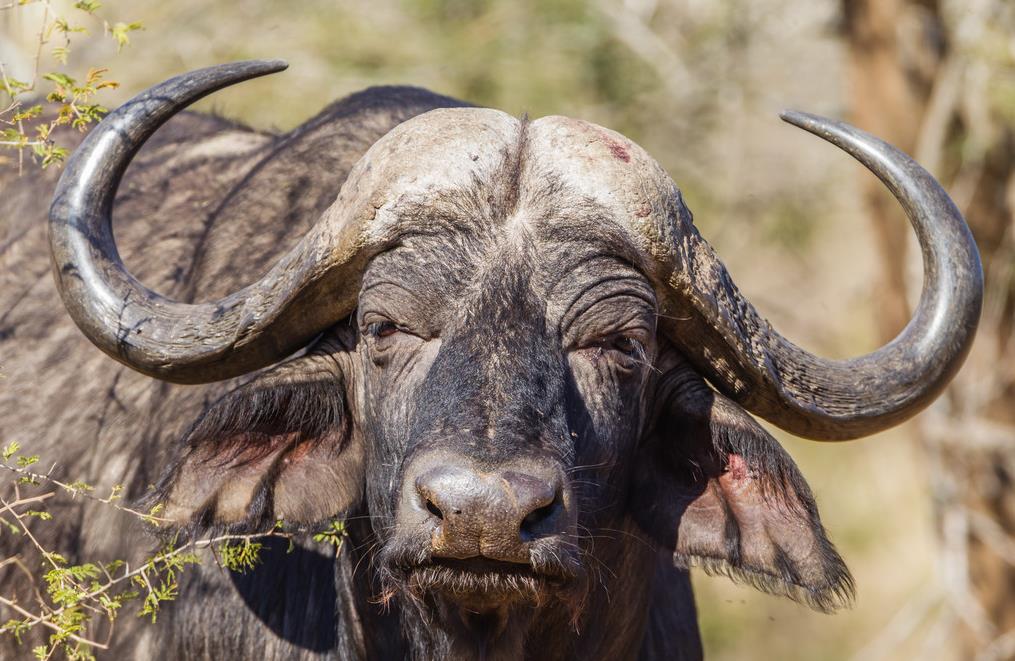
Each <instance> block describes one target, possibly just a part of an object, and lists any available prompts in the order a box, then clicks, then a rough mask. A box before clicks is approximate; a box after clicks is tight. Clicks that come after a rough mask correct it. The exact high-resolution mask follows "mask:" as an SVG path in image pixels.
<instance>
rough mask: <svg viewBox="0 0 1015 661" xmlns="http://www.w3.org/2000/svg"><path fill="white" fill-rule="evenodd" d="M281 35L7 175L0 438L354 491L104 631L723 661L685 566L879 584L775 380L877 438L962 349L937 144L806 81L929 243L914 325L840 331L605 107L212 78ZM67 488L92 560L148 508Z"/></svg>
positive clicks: (310, 506) (183, 509)
mask: <svg viewBox="0 0 1015 661" xmlns="http://www.w3.org/2000/svg"><path fill="white" fill-rule="evenodd" d="M282 68H284V64H282V63H279V62H241V63H235V64H228V65H223V66H217V67H212V68H209V69H204V70H200V71H196V72H192V73H188V74H185V75H182V76H179V77H177V78H174V79H172V80H169V81H167V82H165V83H162V84H160V85H158V86H156V87H153V88H152V89H150V90H148V91H146V92H144V93H143V94H141V95H140V96H138V97H136V98H134V99H133V100H131V101H130V102H128V103H127V104H125V105H124V106H122V107H121V108H119V109H118V110H116V111H114V112H113V113H111V114H110V115H108V116H107V117H106V118H105V119H104V120H103V121H102V123H101V124H100V125H98V126H97V127H96V128H94V129H93V130H92V131H91V132H90V133H89V134H88V136H87V137H86V138H85V139H84V141H83V142H82V144H81V145H80V146H79V147H78V148H77V149H76V150H75V153H74V154H73V157H72V158H71V159H70V160H69V162H68V163H67V165H66V167H65V170H64V172H63V174H62V176H61V177H60V180H59V182H58V183H57V184H55V189H54V183H55V182H53V181H52V180H51V177H50V175H46V178H45V179H44V182H43V183H40V181H39V177H36V176H32V177H25V178H21V179H19V178H17V177H16V176H15V173H14V172H12V171H11V169H7V170H3V171H2V172H0V186H2V199H0V202H2V207H0V208H2V231H3V233H4V235H3V236H4V239H3V242H2V243H0V255H2V260H3V266H2V270H0V279H2V287H0V347H2V354H0V355H2V360H3V369H4V374H5V376H6V379H5V380H4V381H3V382H2V384H0V435H2V436H3V437H5V438H11V437H13V436H14V435H15V434H16V435H17V437H18V438H19V439H22V441H23V443H25V444H28V445H30V446H31V448H32V449H33V451H35V452H39V453H41V454H43V455H44V456H46V457H51V458H55V459H58V460H59V461H60V467H59V469H58V472H59V473H60V474H66V475H71V476H75V477H83V476H87V477H88V478H89V479H92V480H93V481H95V482H98V483H99V484H100V485H104V486H106V487H108V486H109V485H111V484H114V483H122V484H125V485H126V487H127V491H128V493H129V495H130V497H132V498H134V499H135V500H142V501H144V502H147V503H161V504H162V505H163V506H164V508H165V509H164V510H163V511H164V512H165V516H167V517H168V518H171V519H173V520H174V521H175V522H176V523H177V524H178V526H179V528H180V529H181V530H183V531H184V532H185V533H186V534H189V535H194V536H197V535H202V534H208V533H209V532H214V531H221V530H232V531H247V532H256V531H263V530H267V529H270V528H272V527H273V526H274V525H275V524H276V522H277V521H279V520H281V521H282V525H283V526H284V527H285V528H286V529H288V530H293V531H297V532H299V531H306V530H313V529H314V527H315V526H317V525H320V523H321V522H324V521H328V520H329V519H330V518H331V517H333V516H336V515H339V516H342V517H345V518H346V520H347V521H348V525H349V531H350V538H349V540H348V542H347V543H346V544H344V545H343V546H342V548H341V550H340V551H338V552H332V553H331V554H330V555H329V553H328V551H327V550H326V549H324V548H322V547H321V546H320V545H315V544H313V543H312V542H310V541H309V540H306V539H305V538H300V541H299V542H298V543H297V545H296V548H295V549H294V550H292V552H290V553H286V549H285V546H284V545H282V546H280V547H278V546H273V545H271V544H269V546H268V548H267V549H266V551H265V552H264V553H263V555H262V564H261V565H260V566H259V567H258V568H257V569H256V570H254V571H253V572H250V573H247V574H231V573H229V572H225V571H222V570H219V569H217V568H216V567H214V566H204V567H202V568H200V569H195V570H193V571H190V572H188V573H187V574H186V577H187V578H186V579H185V584H184V585H183V587H182V590H181V593H182V597H181V599H180V601H179V603H177V604H175V605H173V606H172V607H167V608H168V610H167V612H166V613H164V614H163V615H162V616H161V617H160V621H159V623H158V625H156V626H150V625H145V624H135V623H134V621H132V618H124V621H123V622H122V623H121V624H120V625H119V626H120V629H119V630H118V632H117V634H118V635H117V638H116V639H115V641H114V643H115V645H116V646H117V647H116V649H115V650H114V652H113V653H112V654H111V655H110V658H117V659H120V658H127V657H137V658H144V659H149V658H166V659H238V658H248V657H249V658H255V657H256V658H265V659H324V658H328V659H332V658H334V659H338V658H341V659H347V658H384V659H397V658H416V659H438V658H459V659H466V658H483V659H518V658H523V657H524V658H533V659H535V658H539V659H563V658H579V659H620V658H635V657H637V658H645V659H650V658H651V659H692V658H699V657H700V656H701V645H700V641H699V638H698V631H697V624H696V621H695V613H694V602H693V599H692V596H691V590H690V583H689V580H688V568H689V567H691V566H695V565H700V566H704V568H705V569H706V570H709V571H713V572H720V573H724V574H727V575H729V576H731V577H734V578H737V579H741V580H744V581H747V582H749V583H750V584H752V585H754V586H756V587H758V588H761V589H763V590H767V591H770V592H774V593H777V594H782V595H786V596H789V597H791V598H794V599H797V600H799V601H801V602H804V603H806V604H808V605H810V606H812V607H814V608H817V609H821V610H832V609H834V608H836V607H838V606H840V605H841V604H843V603H844V602H846V601H848V600H849V599H850V598H851V596H852V590H853V583H852V579H851V578H850V575H849V573H848V571H847V569H846V567H845V565H844V563H843V561H842V559H841V558H840V556H839V555H838V554H837V553H836V551H835V549H834V547H833V546H832V544H831V542H829V540H828V538H827V537H826V535H825V532H824V530H823V528H822V526H821V523H820V521H819V518H818V513H817V509H816V507H815V503H814V499H813V498H812V496H811V493H810V491H809V489H808V487H807V484H806V483H805V481H804V480H803V478H802V477H801V475H800V473H799V471H798V470H797V468H796V467H795V465H794V464H793V462H792V460H791V459H790V458H789V456H788V455H787V454H786V453H785V452H784V451H783V450H782V449H781V447H780V446H779V445H778V444H777V443H776V442H775V440H774V439H773V438H772V437H771V436H770V435H769V434H768V433H767V432H766V431H765V430H764V429H763V428H762V427H761V426H759V425H758V423H756V422H755V421H754V419H753V418H752V417H751V415H750V414H749V413H753V414H756V415H759V416H761V417H762V418H765V419H767V420H769V421H771V422H772V423H774V424H775V425H778V426H779V427H781V428H783V429H786V430H788V431H790V432H792V433H794V434H797V435H800V436H805V437H809V438H814V439H823V440H841V439H849V438H855V437H858V436H862V435H866V434H870V433H873V432H875V431H878V430H881V429H885V428H887V427H889V426H892V425H894V424H897V423H899V422H901V421H902V420H904V419H906V418H908V417H910V416H912V415H913V414H915V413H916V412H917V411H919V410H920V409H922V408H923V407H925V406H926V405H927V404H928V403H929V402H930V401H931V400H933V399H934V397H936V396H937V395H938V394H939V393H940V392H941V390H942V388H944V386H945V385H946V384H947V382H948V381H949V379H950V378H951V377H952V376H953V375H954V373H955V371H956V370H957V369H958V367H959V365H960V364H961V363H962V360H963V358H964V357H965V355H966V353H967V351H968V349H969V346H970V343H971V340H972V337H973V334H974V332H975V328H976V324H977V320H978V318H979V311H980V302H981V296H982V274H981V269H980V263H979V258H978V254H977V251H976V247H975V244H974V243H973V240H972V238H971V236H970V233H969V231H968V229H967V227H966V225H965V223H964V221H963V219H962V217H961V215H960V214H959V213H958V211H957V210H956V209H955V207H954V205H953V204H952V202H951V201H950V200H949V198H948V196H947V195H946V194H945V193H944V191H943V190H942V189H941V188H940V186H939V185H938V184H937V183H936V182H935V181H934V180H933V179H932V178H931V176H930V175H928V174H927V173H926V172H925V171H924V170H923V169H922V168H920V167H919V166H918V165H917V164H916V163H914V162H913V161H912V160H910V159H909V158H908V157H907V156H905V155H904V154H902V153H900V152H899V151H897V150H896V149H894V148H893V147H891V146H889V145H887V144H885V143H883V142H881V141H879V140H877V139H876V138H873V137H872V136H869V135H867V134H865V133H862V132H860V131H858V130H856V129H854V128H852V127H850V126H847V125H845V124H842V123H839V122H835V121H831V120H826V119H821V118H818V117H815V116H811V115H806V114H802V113H786V114H784V116H783V118H784V119H785V120H786V121H788V122H790V123H792V124H795V125H796V126H799V127H801V128H803V129H805V130H807V131H810V132H812V133H815V134H817V135H818V136H820V137H822V138H824V139H825V140H827V141H829V142H831V143H832V144H834V145H836V146H837V147H839V148H840V149H843V150H844V151H846V152H848V153H849V154H850V155H852V156H854V157H855V158H857V159H858V160H859V161H860V162H862V163H863V164H864V165H865V166H866V167H867V168H869V169H870V170H871V171H873V172H874V173H875V174H876V175H877V176H879V177H880V178H881V179H882V181H884V182H885V184H886V185H887V186H888V188H889V189H890V190H891V191H892V193H893V194H894V195H895V197H896V198H897V199H898V201H899V203H900V204H901V205H902V206H903V207H904V208H905V210H906V212H907V213H908V215H909V218H910V220H911V221H912V224H913V227H914V229H915V231H916V234H917V237H918V238H919V241H920V244H921V246H922V248H923V259H924V273H925V277H924V291H923V295H922V297H921V299H920V304H919V307H918V308H917V310H916V312H915V315H914V317H913V319H912V321H911V322H910V323H909V325H908V326H907V327H906V328H905V330H904V331H903V332H902V333H901V334H900V335H899V336H898V337H897V338H896V339H895V340H893V341H892V342H891V343H889V344H887V345H886V346H884V347H882V348H880V349H878V350H877V351H876V352H874V353H871V354H869V355H866V356H863V357H859V358H854V359H851V360H844V361H832V360H826V359H823V358H820V357H817V356H814V355H812V354H810V353H808V352H806V351H804V350H803V349H801V348H799V347H797V346H795V345H794V344H792V343H791V342H789V341H788V340H786V339H785V338H783V337H782V336H781V335H780V334H779V333H778V332H777V331H776V330H775V329H774V328H772V326H771V325H770V324H769V323H768V322H766V321H765V320H764V319H763V318H762V317H761V316H759V314H758V313H757V312H756V311H755V309H754V307H753V306H752V305H751V304H750V302H748V301H747V300H746V299H745V298H744V297H743V296H742V295H741V293H740V292H739V290H738V289H737V288H736V286H735V285H734V283H733V282H732V280H731V278H730V276H729V274H728V273H727V271H726V269H725V267H724V266H723V264H722V262H721V261H720V260H719V259H718V257H717V256H716V255H715V253H714V252H713V250H712V248H711V247H710V246H709V245H708V244H707V243H706V242H705V241H704V240H703V239H702V238H701V236H700V235H699V234H698V232H697V230H696V229H695V227H694V225H693V224H692V221H691V214H690V212H689V211H688V209H687V207H686V206H685V205H684V202H683V201H682V198H681V194H680V191H679V190H678V189H677V187H676V186H675V185H674V184H673V182H672V181H671V180H670V178H669V177H668V176H667V174H666V173H665V172H664V171H663V170H662V168H660V166H659V165H658V164H657V163H656V162H655V161H654V160H653V159H652V157H650V156H649V155H648V154H647V153H646V152H645V151H644V150H642V148H641V147H639V146H637V145H635V144H634V143H632V142H631V141H629V140H627V139H626V138H624V137H623V136H621V135H619V134H617V133H614V132H612V131H609V130H607V129H604V128H601V127H598V126H595V125H593V124H590V123H587V122H583V121H579V120H574V119H568V118H565V117H544V118H541V119H536V120H529V119H527V118H521V119H519V118H516V117H512V116H510V115H507V114H505V113H503V112H499V111H497V110H490V109H483V108H476V107H470V106H468V105H467V104H464V103H461V102H459V101H455V100H453V99H450V98H446V97H442V96H438V95H436V94H433V93H430V92H427V91H425V90H421V89H415V88H407V87H388V88H375V89H370V90H367V91H365V92H362V93H360V94H356V95H353V96H351V97H349V98H346V99H344V100H342V101H339V102H337V103H335V104H334V105H332V106H330V107H328V108H327V109H325V110H324V112H322V113H321V114H320V115H318V116H317V117H315V118H314V119H312V120H310V121H309V122H307V123H306V124H304V125H303V126H301V127H299V128H297V129H295V130H294V131H292V132H289V133H286V134H282V135H275V134H270V133H264V132H258V131H253V130H251V129H248V128H246V127H243V126H241V125H239V124H236V123H234V122H230V121H226V120H224V119H221V118H219V117H214V116H209V115H201V114H191V113H187V112H181V111H182V110H183V108H184V107H186V106H187V105H188V104H190V103H192V102H194V101H195V100H197V99H199V98H201V97H203V96H205V95H206V94H209V93H211V92H213V91H215V90H218V89H221V88H223V87H226V86H228V85H232V84H234V83H237V82H239V81H243V80H246V79H249V78H252V77H255V76H260V75H263V74H267V73H272V72H275V71H279V70H281V69H282ZM163 124H164V125H165V126H164V128H162V129H161V130H160V131H159V132H158V133H155V132H156V129H158V128H159V127H160V126H162V125H163ZM149 138H151V139H150V140H149ZM146 141H147V142H146ZM142 144H144V145H145V146H144V147H143V148H142ZM128 165H131V168H130V171H129V172H127V168H128ZM46 182H48V183H46ZM47 185H48V188H46V186H47ZM50 200H52V206H51V209H50V212H49V217H50V228H49V239H48V240H47V238H46V234H45V230H44V229H43V226H42V219H43V218H44V217H45V213H46V212H45V209H46V206H47V205H48V204H49V201H50ZM114 201H115V205H114ZM114 206H115V214H114V213H113V211H114ZM114 216H115V218H114ZM114 225H115V227H114ZM114 230H115V231H114ZM114 234H115V237H116V239H115V241H114ZM121 249H122V251H123V253H124V254H125V255H126V256H127V257H128V261H129V262H130V267H129V268H128V267H127V266H125V265H124V262H123V261H122V260H121V257H120V250H121ZM50 265H52V266H50ZM50 270H52V272H53V273H55V276H56V287H53V286H52V284H51V283H52V280H51V279H50V277H49V272H50ZM142 283H144V284H142ZM156 292H161V293H156ZM61 299H62V303H63V304H62V305H61V304H60V300H61ZM201 301H210V302H201ZM68 313H69V315H68ZM71 319H73V321H74V322H75V323H76V324H77V326H78V328H80V331H83V334H84V336H85V337H87V339H88V340H90V341H91V342H92V343H94V344H95V345H96V346H98V347H99V348H100V349H101V350H102V351H103V352H105V354H107V355H106V356H104V355H102V353H101V352H99V351H96V350H95V349H94V347H92V346H89V345H88V344H87V342H86V341H85V337H82V335H81V332H79V331H78V330H77V329H76V328H74V325H73V324H72V323H71ZM107 356H108V357H107ZM110 358H112V359H113V360H110ZM171 384H191V385H171ZM194 384H206V385H203V386H195V385H194ZM150 485H154V486H152V487H150ZM55 507H58V508H60V509H59V511H58V512H56V516H55V517H54V521H53V522H51V525H49V526H48V527H42V526H40V530H39V532H40V535H44V536H45V540H46V541H47V543H48V544H49V545H50V546H52V547H54V548H57V549H58V550H61V551H62V552H64V553H65V554H67V555H68V556H69V557H72V558H111V557H121V556H123V555H126V554H128V553H129V552H130V549H131V548H133V547H137V546H138V545H139V544H140V543H141V542H139V537H138V536H137V535H134V534H129V533H128V532H126V531H124V530H122V529H121V528H120V527H119V523H118V521H119V519H117V518H116V515H115V514H114V513H111V512H110V510H109V508H106V507H102V506H99V505H94V504H84V503H81V502H79V501H74V502H68V503H64V504H62V505H58V506H55ZM13 543H14V542H13V541H12V538H11V537H10V536H4V537H0V545H2V550H3V551H4V553H5V554H9V553H11V552H14V550H15V549H12V548H11V545H12V544H13ZM3 580H4V581H5V583H4V589H6V590H8V592H9V591H10V590H17V586H16V577H15V576H14V575H11V574H9V575H4V577H3Z"/></svg>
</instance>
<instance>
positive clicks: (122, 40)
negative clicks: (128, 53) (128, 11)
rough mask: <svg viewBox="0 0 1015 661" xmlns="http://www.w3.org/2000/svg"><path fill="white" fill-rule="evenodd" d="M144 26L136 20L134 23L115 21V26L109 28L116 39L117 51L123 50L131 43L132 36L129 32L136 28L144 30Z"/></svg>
mask: <svg viewBox="0 0 1015 661" xmlns="http://www.w3.org/2000/svg"><path fill="white" fill-rule="evenodd" d="M143 29H144V26H143V25H142V24H141V23H140V22H137V21H135V22H134V23H114V24H113V27H111V28H110V29H109V34H110V35H111V36H112V37H113V39H114V40H115V41H116V49H117V51H120V50H123V47H124V46H127V45H129V44H130V37H129V36H128V34H130V33H131V32H133V31H134V30H143Z"/></svg>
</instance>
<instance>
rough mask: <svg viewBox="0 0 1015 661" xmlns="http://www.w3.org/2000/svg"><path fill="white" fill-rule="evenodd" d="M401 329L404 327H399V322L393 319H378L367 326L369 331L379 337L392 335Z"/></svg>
mask: <svg viewBox="0 0 1015 661" xmlns="http://www.w3.org/2000/svg"><path fill="white" fill-rule="evenodd" d="M401 330H402V329H401V328H399V326H398V324H396V323H395V322H393V321H377V322H374V323H372V324H369V325H368V326H367V332H368V333H370V335H371V336H373V337H376V338H378V339H382V338H385V337H391V336H392V335H394V334H395V333H398V332H400V331H401Z"/></svg>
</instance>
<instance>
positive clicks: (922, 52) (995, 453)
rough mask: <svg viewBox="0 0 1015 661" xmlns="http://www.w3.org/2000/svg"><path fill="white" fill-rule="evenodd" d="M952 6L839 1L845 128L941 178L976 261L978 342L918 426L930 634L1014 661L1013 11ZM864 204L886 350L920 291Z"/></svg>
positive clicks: (891, 231)
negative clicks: (943, 603)
mask: <svg viewBox="0 0 1015 661" xmlns="http://www.w3.org/2000/svg"><path fill="white" fill-rule="evenodd" d="M952 4H954V6H951V5H950V4H949V2H948V0H842V9H843V31H844V35H845V38H846V42H847V45H848V68H849V78H850V85H851V90H850V91H851V94H850V97H851V98H852V99H853V105H852V114H853V121H854V123H856V124H857V125H858V126H860V127H861V128H864V129H866V130H868V131H870V132H872V133H874V134H876V135H878V136H879V137H881V138H884V139H886V140H888V141H889V142H892V143H894V144H895V145H897V146H899V147H900V148H902V149H903V150H905V151H907V152H909V153H910V154H913V155H915V156H916V158H917V159H918V160H920V161H921V162H922V164H923V165H924V166H925V167H927V168H928V169H930V170H931V171H932V172H933V173H934V174H935V175H936V176H937V177H938V178H939V180H940V181H941V182H942V184H943V185H944V186H945V187H946V188H948V190H949V192H950V193H951V194H952V196H953V197H954V199H955V201H956V204H957V205H958V206H959V208H960V209H961V210H962V212H963V213H964V215H965V217H966V219H967V221H968V222H969V224H970V226H971V227H972V229H973V233H974V234H975V236H976V239H977V243H978V245H979V247H980V251H981V254H982V256H983V262H984V270H985V273H986V299H985V306H984V315H983V319H982V321H981V325H980V333H979V336H978V338H977V341H976V345H975V347H974V350H973V353H972V355H971V356H970V359H969V361H968V363H967V365H966V367H965V368H964V369H963V372H962V373H961V374H960V376H959V378H958V379H956V382H955V383H954V385H953V386H952V387H951V388H950V389H949V393H948V395H947V396H946V397H945V398H943V401H942V402H941V403H940V404H938V405H936V406H935V407H933V409H932V410H931V411H930V412H929V413H928V414H927V415H924V416H922V418H921V423H920V427H919V433H920V436H921V438H922V440H923V441H924V444H925V446H926V447H927V450H928V453H929V455H930V457H931V462H932V466H933V470H932V481H933V485H932V487H933V489H934V496H935V505H936V514H937V517H938V523H939V531H940V534H941V538H942V543H943V549H944V552H943V556H942V564H941V571H942V579H943V583H944V585H945V590H946V598H947V601H948V604H947V605H948V606H949V608H948V609H946V611H945V612H946V613H947V614H946V615H943V616H941V617H939V619H938V620H937V621H936V622H935V623H934V628H935V629H937V630H938V633H937V635H940V636H941V639H942V641H944V640H949V639H954V638H956V636H953V635H952V634H954V633H960V635H959V636H958V638H959V639H960V640H961V643H960V645H961V654H962V658H985V659H1002V658H1015V340H1013V338H1012V332H1013V322H1015V305H1013V302H1015V250H1013V235H1012V234H1013V232H1012V229H1013V228H1012V226H1013V214H1012V209H1013V204H1015V134H1013V126H1015V122H1013V117H1015V108H1013V107H1012V106H1015V99H1013V97H1012V96H1011V95H1008V94H1007V91H1008V90H1013V89H1015V82H1013V81H1015V47H1012V45H1011V43H1010V41H1009V40H1010V38H1011V34H1013V31H1015V10H1013V9H1012V7H1011V3H1010V2H1008V1H1007V0H956V1H955V2H954V3H952ZM999 90H1000V91H1001V92H1002V93H1000V94H999V93H998V91H999ZM864 196H865V201H866V203H867V207H868V209H869V213H870V217H871V219H872V222H873V223H874V228H875V234H876V236H877V238H878V242H879V248H880V251H881V254H882V257H883V260H882V262H883V278H882V280H883V281H882V283H881V287H879V294H880V295H881V296H880V297H881V300H880V302H879V305H880V306H881V312H882V314H881V315H880V322H881V332H882V334H883V336H884V337H885V338H886V339H888V338H890V337H893V336H894V335H895V334H896V333H897V332H898V331H899V330H901V328H902V326H903V324H904V323H905V321H906V320H907V319H908V318H909V305H908V304H907V299H908V300H913V301H915V299H916V296H917V295H918V292H919V286H920V283H919V278H913V277H911V276H909V277H907V269H906V264H907V259H906V254H907V252H909V253H910V254H911V253H912V251H911V250H909V251H907V243H908V242H909V241H910V237H909V235H910V234H911V232H910V229H909V227H908V223H906V222H905V220H904V218H903V216H902V214H901V211H899V210H898V206H897V205H896V204H895V203H894V202H893V201H892V200H891V199H890V198H889V196H888V195H887V194H886V193H885V192H884V190H883V187H882V186H881V184H880V183H879V182H876V181H875V180H874V179H873V177H871V178H870V179H869V180H868V181H866V182H865V189H864ZM899 561H900V562H902V561H904V559H902V558H900V559H899ZM955 626H957V627H958V628H959V631H958V632H957V631H955V630H954V627H955ZM942 631H943V632H944V633H941V632H942ZM932 633H933V632H932ZM937 652H938V653H939V652H940V650H938V651H937Z"/></svg>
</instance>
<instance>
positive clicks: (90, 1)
mask: <svg viewBox="0 0 1015 661" xmlns="http://www.w3.org/2000/svg"><path fill="white" fill-rule="evenodd" d="M101 7H102V3H101V2H98V1H97V0H78V2H75V3H74V8H75V9H80V10H81V11H83V12H87V13H89V14H91V13H93V12H95V11H96V10H98V9H99V8H101Z"/></svg>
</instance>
